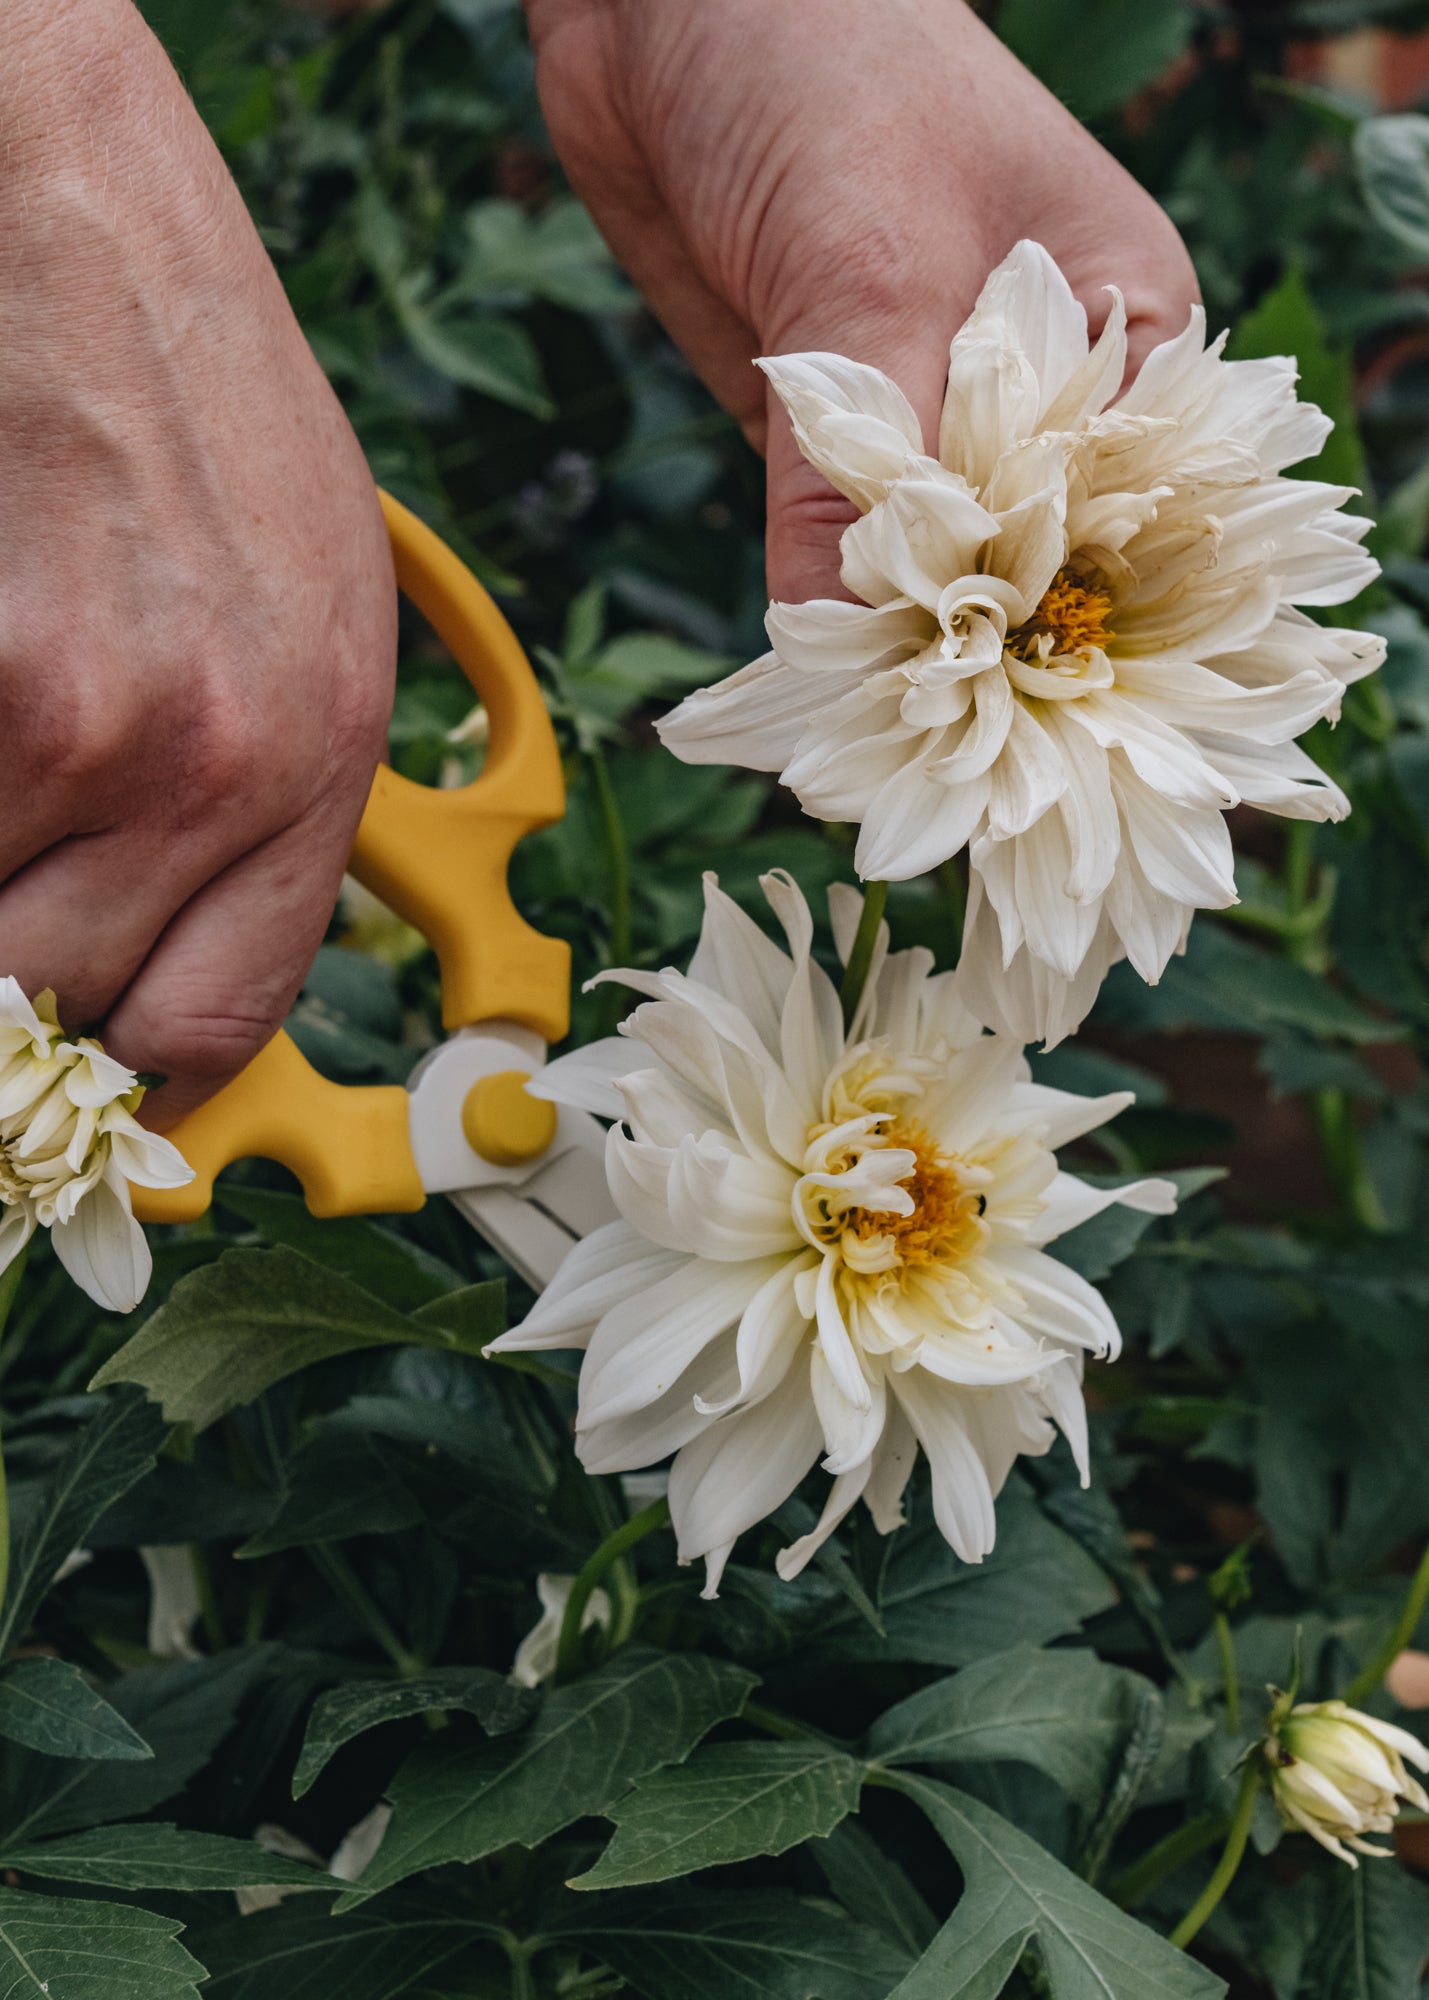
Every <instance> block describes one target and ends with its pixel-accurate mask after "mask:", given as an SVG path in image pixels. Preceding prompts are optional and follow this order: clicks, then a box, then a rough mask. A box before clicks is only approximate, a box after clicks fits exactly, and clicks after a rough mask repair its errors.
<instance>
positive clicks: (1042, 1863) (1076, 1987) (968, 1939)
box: [888, 1775, 1226, 2000]
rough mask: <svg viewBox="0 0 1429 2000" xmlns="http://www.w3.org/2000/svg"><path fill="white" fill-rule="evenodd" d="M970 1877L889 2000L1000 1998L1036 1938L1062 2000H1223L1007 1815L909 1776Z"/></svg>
mask: <svg viewBox="0 0 1429 2000" xmlns="http://www.w3.org/2000/svg"><path fill="white" fill-rule="evenodd" d="M896 1782H897V1784H898V1788H899V1790H900V1791H902V1792H904V1793H906V1795H907V1796H908V1797H909V1798H910V1799H912V1800H913V1802H914V1803H915V1804H916V1805H918V1806H920V1807H921V1808H922V1810H923V1811H924V1812H925V1813H926V1814H927V1816H928V1818H929V1820H930V1821H931V1822H932V1824H933V1826H934V1827H935V1828H936V1829H937V1831H938V1833H939V1834H940V1835H941V1837H942V1839H943V1840H944V1841H945V1842H946V1844H947V1846H948V1849H949V1851H950V1852H951V1853H952V1855H953V1858H954V1859H955V1860H956V1862H957V1864H958V1867H959V1868H960V1869H961V1871H962V1876H963V1893H962V1896H961V1897H960V1899H959V1901H958V1906H957V1908H956V1909H955V1910H954V1911H953V1914H952V1915H951V1917H949V1919H948V1921H947V1922H946V1923H945V1924H944V1925H943V1928H942V1929H941V1930H940V1931H939V1932H938V1935H937V1936H936V1937H935V1938H934V1940H933V1942H932V1944H931V1945H930V1946H929V1947H928V1949H927V1951H926V1952H925V1953H924V1955H923V1957H922V1958H921V1959H920V1960H919V1962H918V1964H917V1965H916V1966H915V1967H914V1968H913V1970H912V1971H911V1972H910V1973H909V1974H908V1977H907V1978H906V1979H905V1980H903V1982H902V1983H901V1985H899V1986H897V1987H896V1988H895V1989H894V1991H893V1993H892V1994H890V1995H889V1996H888V2000H994V1996H995V1995H996V1994H998V1993H1001V1991H1002V1990H1003V1987H1004V1986H1005V1985H1006V1984H1007V1981H1008V1979H1009V1978H1010V1977H1011V1975H1012V1972H1013V1969H1014V1967H1015V1966H1016V1964H1017V1962H1018V1960H1019V1959H1020V1958H1021V1956H1022V1954H1023V1952H1024V1951H1025V1950H1026V1948H1027V1946H1028V1945H1029V1944H1031V1943H1032V1941H1033V1940H1034V1939H1035V1940H1036V1945H1037V1951H1038V1955H1039V1957H1040V1959H1041V1961H1042V1965H1043V1968H1044V1970H1045V1973H1046V1976H1047V1989H1048V1992H1049V1994H1050V1996H1051V2000H1216V1996H1218V1995H1220V1994H1223V1993H1224V1992H1225V1990H1226V1989H1225V1986H1224V1984H1223V1982H1222V1981H1221V1980H1219V1979H1217V1978H1216V1976H1215V1974H1214V1973H1212V1972H1208V1971H1207V1970H1206V1968H1205V1966H1203V1965H1199V1964H1197V1962H1196V1960H1195V1959H1193V1958H1188V1957H1187V1956H1186V1955H1185V1953H1184V1952H1180V1951H1177V1950H1176V1949H1175V1948H1174V1947H1173V1946H1172V1945H1170V1944H1168V1943H1167V1941H1166V1939H1165V1938H1163V1937H1160V1936H1158V1934H1157V1933H1156V1932H1155V1931H1152V1930H1148V1929H1147V1928H1146V1926H1145V1925H1144V1924H1139V1923H1137V1922H1136V1920H1135V1919H1134V1918H1132V1917H1129V1916H1127V1915H1126V1914H1125V1912H1124V1911H1122V1910H1119V1909H1117V1907H1116V1905H1115V1904H1114V1903H1109V1902H1108V1901H1107V1900H1106V1898H1105V1897H1104V1896H1099V1895H1098V1894H1097V1892H1096V1890H1095V1889H1092V1888H1090V1887H1089V1886H1088V1885H1087V1884H1086V1883H1085V1882H1083V1881H1082V1880H1081V1878H1080V1877H1079V1876H1076V1875H1074V1874H1073V1873H1072V1871H1071V1870H1070V1869H1069V1868H1064V1867H1063V1866H1062V1863H1061V1862H1060V1861H1057V1860H1054V1858H1053V1857H1052V1856H1051V1855H1050V1854H1048V1852H1047V1851H1046V1849H1045V1848H1043V1847H1039V1846H1038V1845H1037V1842H1036V1841H1035V1840H1030V1839H1029V1838H1028V1837H1027V1835H1026V1834H1025V1833H1019V1831H1018V1830H1017V1828H1016V1827H1015V1826H1010V1825H1009V1824H1008V1822H1007V1821H1006V1820H1005V1819H1003V1818H1002V1817H1001V1816H1000V1815H999V1814H998V1813H995V1812H993V1811H992V1810H991V1809H990V1808H989V1807H988V1806H985V1805H982V1804H981V1803H980V1802H979V1801H978V1800H977V1799H972V1798H969V1797H968V1796H967V1795H966V1794H965V1793H963V1792H956V1791H954V1790H953V1788H952V1786H951V1785H942V1784H938V1783H937V1782H935V1781H934V1780H932V1779H929V1778H915V1777H911V1776H908V1775H904V1776H902V1777H900V1778H899V1779H897V1781H896Z"/></svg>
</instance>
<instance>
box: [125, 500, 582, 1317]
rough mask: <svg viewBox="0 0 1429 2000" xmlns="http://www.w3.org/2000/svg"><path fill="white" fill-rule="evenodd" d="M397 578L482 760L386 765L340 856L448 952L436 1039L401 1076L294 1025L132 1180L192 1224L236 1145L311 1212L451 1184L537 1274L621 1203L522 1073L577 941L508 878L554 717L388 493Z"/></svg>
mask: <svg viewBox="0 0 1429 2000" xmlns="http://www.w3.org/2000/svg"><path fill="white" fill-rule="evenodd" d="M382 509H383V513H384V514H385V516H386V520H387V532H388V535H389V536H390V538H391V543H392V555H393V560H394V562H395V565H396V570H397V583H398V587H399V588H400V589H401V591H402V592H403V594H404V595H405V596H406V597H408V598H410V600H411V602H412V603H413V604H414V605H416V607H417V609H418V610H419V611H421V612H422V613H423V614H424V616H425V617H426V619H427V621H428V623H429V624H430V625H431V626H432V627H433V629H434V630H435V631H436V633H437V634H438V636H439V637H440V638H441V639H442V640H444V641H445V643H446V645H447V646H448V647H449V648H450V650H451V652H452V654H453V656H454V658H455V659H456V661H457V663H458V664H459V665H460V667H461V669H462V671H463V672H464V673H465V674H466V676H467V678H468V680H469V681H470V682H471V684H472V686H473V687H474V688H475V690H476V692H477V694H478V695H479V696H480V698H481V700H482V702H483V703H484V704H485V707H486V710H487V713H488V715H489V717H490V722H491V737H490V747H489V749H488V752H487V757H486V762H485V765H484V767H483V769H482V772H481V775H480V776H479V777H478V778H476V779H475V781H474V782H473V783H472V784H470V785H466V786H463V787H460V788H458V789H456V790H453V791H435V790H432V789H430V788H428V787H427V786H425V785H415V784H413V783H412V782H411V781H410V780H409V779H406V778H403V777H400V776H399V775H398V774H397V772H395V771H392V770H389V769H388V768H387V767H386V766H385V765H384V766H383V767H382V768H381V769H379V771H378V772H377V775H376V778H375V779H374V781H373V785H372V792H371V795H370V796H369V798H368V801H367V807H366V810H365V812H364V813H363V817H362V824H361V826H360V827H359V828H358V831H357V841H356V845H355V846H354V848H353V853H352V860H351V863H350V867H351V870H352V873H353V874H354V875H355V876H356V877H357V879H358V881H359V882H361V883H362V884H363V885H364V887H366V888H368V889H370V890H371V891H372V892H373V894H374V895H376V896H378V897H380V898H381V900H382V901H383V902H384V903H385V904H387V906H388V907H389V908H390V909H392V910H395V911H396V913H397V914H398V916H401V917H405V918H406V920H407V922H408V923H409V924H412V925H413V926H414V927H415V928H416V929H417V930H419V931H420V932H421V933H422V935H423V936H424V937H425V938H426V939H427V941H428V942H429V943H430V944H431V945H432V946H433V947H434V948H435V950H436V954H437V958H438V961H439V962H440V965H441V977H442V1020H443V1025H444V1026H445V1027H446V1028H447V1030H448V1034H447V1038H446V1040H445V1041H444V1042H442V1043H440V1044H439V1046H438V1047H436V1048H435V1049H433V1050H431V1051H430V1053H429V1054H427V1055H426V1056H424V1057H423V1059H422V1060H421V1062H419V1063H418V1065H417V1066H416V1068H415V1069H414V1070H413V1072H412V1075H411V1078H410V1079H409V1081H408V1083H407V1085H406V1087H405V1088H402V1087H400V1086H394V1085H381V1086H359V1087H353V1086H346V1085H342V1084H337V1083H332V1082H329V1081H328V1079H327V1078H325V1077H322V1076H320V1075H319V1074H318V1072H317V1071H316V1070H315V1069H313V1067H312V1066H311V1064H310V1063H309V1062H308V1061H307V1059H306V1058H305V1057H304V1056H303V1055H302V1054H301V1053H300V1052H299V1050H298V1048H297V1045H296V1044H295V1043H294V1042H293V1041H292V1040H291V1038H290V1037H289V1036H288V1035H287V1034H285V1033H279V1034H278V1035H276V1036H275V1037H274V1039H273V1040H272V1041H271V1042H269V1044H268V1045H267V1047H266V1048H265V1049H263V1050H262V1051H261V1052H260V1053H259V1055H257V1056H256V1057H255V1058H254V1060H253V1061H252V1062H251V1063H250V1064H249V1065H248V1067H247V1069H245V1070H244V1071H243V1073H242V1074H241V1075H240V1076H238V1077H236V1078H235V1079H234V1081H233V1082H232V1083H230V1084H228V1085H227V1086H226V1088H225V1089H223V1090H221V1091H219V1093H218V1094H217V1096H215V1097H213V1098H211V1099H210V1100H209V1102H208V1103H207V1104H205V1105H203V1106H202V1107H201V1108H200V1109H199V1110H197V1111H195V1112H193V1113H192V1114H191V1115H190V1116H189V1117H188V1118H186V1119H184V1120H183V1121H182V1123H181V1124H180V1125H178V1126H177V1127H176V1128H175V1129H174V1130H173V1131H172V1132H170V1134H169V1137H170V1138H171V1139H172V1140H173V1141H174V1143H175V1145H177V1146H178V1148H179V1150H180V1151H181V1152H182V1153H183V1155H184V1158H185V1159H186V1160H187V1161H188V1163H189V1165H190V1166H191V1167H192V1168H193V1170H194V1179H193V1180H192V1181H191V1182H190V1183H189V1185H188V1186H186V1187H182V1188H174V1189H158V1190H151V1189H138V1188H136V1189H135V1191H134V1194H135V1200H134V1207H135V1212H136V1214H137V1215H138V1216H139V1218H140V1220H141V1221H144V1222H191V1221H193V1220H195V1219H196V1218H197V1217H198V1216H200V1215H202V1214H203V1212H204V1211H205V1209H206V1208H207V1207H208V1205H209V1203H210V1202H211V1201H212V1199H213V1183H214V1177H215V1176H216V1175H217V1174H218V1173H219V1172H220V1171H221V1169H222V1168H224V1167H226V1166H228V1165H230V1164H231V1163H232V1162H233V1161H234V1160H240V1159H247V1158H250V1157H252V1156H255V1155H258V1156H261V1157H263V1158H265V1159H270V1160H279V1161H281V1162H282V1164H283V1165H284V1166H286V1167H288V1168H290V1169H291V1171H292V1172H293V1173H294V1174H296V1175H297V1177H298V1179H299V1180H300V1181H301V1183H302V1186H303V1192H304V1194H305V1196H306V1198H307V1204H308V1207H309V1208H310V1209H311V1210H312V1212H313V1214H314V1215H364V1214H380V1213H393V1212H401V1211H411V1210H413V1209H418V1208H421V1207H422V1205H423V1203H424V1202H425V1201H426V1199H427V1196H428V1195H429V1194H439V1193H440V1194H445V1195H447V1196H448V1197H449V1198H450V1199H451V1200H452V1201H453V1202H454V1203H455V1204H456V1206H457V1208H458V1209H460V1211H461V1212H462V1214H463V1215H465V1216H466V1218H467V1220H468V1221H469V1222H471V1223H472V1224H473V1225H474V1226H475V1228H476V1229H477V1230H479V1231H480V1233H481V1234H482V1235H483V1236H484V1237H486V1238H487V1240H488V1241H489V1242H490V1243H492V1244H493V1245H494V1246H495V1248H496V1249H498V1250H499V1251H501V1253H502V1255H503V1256H505V1257H506V1258H507V1260H508V1261H509V1262H510V1263H511V1264H512V1265H514V1266H515V1268H516V1269H517V1270H518V1271H519V1272H520V1273H521V1274H522V1276H523V1277H524V1278H526V1279H527V1280H528V1281H529V1282H530V1283H531V1284H533V1285H535V1286H536V1287H537V1288H538V1289H539V1288H540V1287H541V1286H542V1285H544V1284H545V1283H547V1282H548V1280H549V1279H550V1278H551V1277H552V1276H553V1275H554V1273H555V1270H556V1268H557V1266H558V1265H559V1264H560V1262H561V1260H562V1259H563V1258H564V1256H565V1254H566V1252H567V1251H568V1250H569V1249H570V1248H571V1245H572V1244H573V1243H575V1242H576V1241H578V1240H579V1238H580V1237H582V1236H584V1235H586V1234H588V1233H589V1231H591V1230H592V1229H595V1228H598V1227H599V1226H600V1224H601V1223H603V1222H609V1221H613V1220H614V1219H615V1209H614V1206H613V1205H612V1203H611V1200H610V1195H609V1192H608V1190H607V1186H606V1178H605V1168H604V1152H605V1133H604V1130H603V1129H602V1127H601V1126H600V1125H599V1124H598V1123H597V1122H596V1120H595V1119H594V1118H592V1117H590V1116H589V1115H588V1114H587V1113H586V1112H583V1111H574V1110H571V1109H570V1108H569V1107H567V1106H565V1105H562V1106H561V1107H560V1108H559V1109H558V1108H557V1107H556V1106H555V1105H554V1104H549V1103H546V1102H545V1101H543V1100H542V1099H540V1098H535V1097H532V1096H531V1095H530V1094H529V1093H528V1092H527V1090H526V1088H525V1086H526V1084H527V1083H528V1082H529V1081H530V1079H531V1077H532V1076H533V1075H534V1074H535V1072H536V1071H537V1070H538V1069H539V1068H540V1067H541V1065H542V1064H543V1063H544V1061H545V1059H546V1052H547V1045H548V1044H549V1043H551V1042H556V1041H560V1040H561V1038H562V1037H563V1036H564V1035H565V1033H566V1031H567V1028H568V1027H569V1025H570V948H569V946H568V945H566V944H564V943H563V942H561V940H559V939H557V938H552V937H545V936H543V935H542V934H541V933H540V932H539V931H536V930H533V929H532V927H531V926H530V925H529V924H528V923H527V922H526V920H525V919H524V918H523V917H522V916H521V915H520V913H519V912H518V911H517V909H516V907H515V905H514V904H513V902H512V901H511V895H510V891H509V889H508V887H507V881H506V871H507V865H508V863H509V862H510V859H511V854H512V851H513V849H514V848H515V846H516V843H517V841H518V840H519V839H520V838H521V837H522V835H523V834H526V833H531V832H534V831H535V830H536V829H537V828H538V827H543V826H550V825H551V824H552V822H553V821H555V820H558V819H559V818H560V816H561V814H562V812H563V811H564V810H565V786H564V783H563V780H562V776H561V760H560V753H559V751H558V750H557V747H556V737H555V731H554V730H553V729H552V727H551V719H550V717H549V715H548V714H547V712H546V705H545V703H544V701H543V700H542V698H541V691H540V688H539V687H538V686H537V684H536V678H535V675H534V674H533V673H532V671H531V668H530V665H529V663H528V661H527V659H526V656H525V654H524V653H523V652H522V650H521V646H520V643H519V642H518V640H517V638H516V635H515V633H514V632H513V631H512V630H511V627H510V626H509V625H508V624H507V622H506V620H505V619H504V618H503V617H502V615H501V613H500V612H499V611H498V610H497V608H496V606H495V604H493V603H492V601H491V599H490V597H488V595H487V594H486V592H485V591H484V590H483V589H482V587H481V585H480V584H479V583H478V582H477V580H476V578H475V577H474V576H473V575H472V574H471V572H470V570H468V569H467V568H466V567H465V566H464V565H463V564H462V563H461V562H460V561H459V560H458V559H457V557H456V556H455V555H453V553H452V551H451V550H450V549H449V548H447V546H446V544H445V543H444V542H442V541H441V540H440V539H439V538H438V537H437V536H436V535H434V534H433V533H432V531H431V529H430V528H428V527H426V526H425V525H424V524H423V523H422V522H421V521H419V520H418V519H417V517H416V515H415V514H412V513H409V512H408V510H407V509H406V508H405V507H403V506H401V505H399V503H398V502H397V501H395V500H393V499H392V498H391V497H390V495H388V494H385V493H384V494H383V495H382Z"/></svg>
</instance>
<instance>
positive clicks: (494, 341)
mask: <svg viewBox="0 0 1429 2000" xmlns="http://www.w3.org/2000/svg"><path fill="white" fill-rule="evenodd" d="M401 318H402V328H403V331H404V332H405V333H406V335H407V338H408V339H409V340H410V341H411V343H412V345H413V347H414V348H415V349H416V351H417V353H418V354H420V355H421V357H422V359H423V361H425V362H426V363H427V365H428V367H430V368H435V369H436V371H437V373H438V374H439V375H445V376H446V378H447V380H448V381H449V382H458V383H460V385H461V386H462V388H464V389H475V390H477V391H478V393H479V394H481V395H483V396H492V397H494V398H495V400H496V401H497V402H498V403H509V404H510V405H511V406H512V407H513V408H514V409H518V410H525V411H526V412H527V413H528V414H529V415H530V416H533V417H553V416H554V415H555V414H556V406H555V404H554V403H553V402H552V401H551V397H550V392H549V391H548V389H547V387H546V378H545V372H544V370H543V369H542V367H541V356H540V353H539V351H538V349H537V347H536V343H535V342H534V341H533V340H532V338H531V336H530V334H529V333H527V331H526V329H525V328H524V327H521V326H517V325H516V324H515V323H514V321H512V320H509V319H497V318H496V317H495V316H494V315H491V314H457V313H446V314H442V315H438V314H436V313H432V312H428V311H427V310H426V308H425V307H423V306H420V305H418V303H417V302H416V300H415V299H413V298H411V297H410V296H408V297H407V298H406V299H405V301H404V303H403V305H402V307H401Z"/></svg>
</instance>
